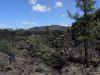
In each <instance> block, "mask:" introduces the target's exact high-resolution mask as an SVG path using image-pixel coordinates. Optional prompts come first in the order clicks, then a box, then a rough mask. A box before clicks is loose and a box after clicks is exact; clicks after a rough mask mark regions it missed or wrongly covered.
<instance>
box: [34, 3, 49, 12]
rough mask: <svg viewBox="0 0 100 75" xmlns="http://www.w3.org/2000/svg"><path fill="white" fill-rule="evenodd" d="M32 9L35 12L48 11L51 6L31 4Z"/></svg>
mask: <svg viewBox="0 0 100 75" xmlns="http://www.w3.org/2000/svg"><path fill="white" fill-rule="evenodd" d="M32 10H33V11H37V12H47V11H50V10H51V8H49V7H46V6H45V5H41V4H36V5H33V6H32Z"/></svg>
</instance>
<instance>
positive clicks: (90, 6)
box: [68, 0, 95, 67]
mask: <svg viewBox="0 0 100 75" xmlns="http://www.w3.org/2000/svg"><path fill="white" fill-rule="evenodd" d="M94 5H95V1H94V0H76V7H77V8H79V9H80V10H81V11H82V12H83V18H82V19H81V31H80V30H79V32H78V34H80V36H79V37H81V39H82V41H83V44H84V50H85V63H86V67H89V63H88V46H89V45H88V41H89V39H90V37H89V35H90V34H89V32H90V31H89V30H88V29H89V27H90V24H91V23H90V21H88V20H89V19H90V17H88V15H89V14H90V13H92V12H93V11H94V10H95V8H94ZM68 14H69V16H70V17H71V18H72V19H75V20H76V21H78V23H80V21H79V18H80V16H79V15H78V13H76V14H75V15H71V14H70V12H68Z"/></svg>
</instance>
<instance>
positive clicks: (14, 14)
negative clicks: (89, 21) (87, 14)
mask: <svg viewBox="0 0 100 75" xmlns="http://www.w3.org/2000/svg"><path fill="white" fill-rule="evenodd" d="M96 1H97V2H96V5H95V7H96V8H100V0H96ZM67 10H70V11H71V12H72V14H74V13H75V12H77V11H78V12H79V13H80V14H82V12H81V11H80V10H79V9H77V8H76V7H75V0H0V28H13V29H16V28H24V29H27V28H31V27H37V26H45V25H64V26H68V25H71V23H72V22H74V20H72V19H70V18H69V17H68V14H67Z"/></svg>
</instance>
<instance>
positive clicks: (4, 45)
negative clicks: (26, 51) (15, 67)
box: [0, 41, 15, 58]
mask: <svg viewBox="0 0 100 75" xmlns="http://www.w3.org/2000/svg"><path fill="white" fill-rule="evenodd" d="M0 51H1V52H3V53H5V54H7V55H8V56H10V57H11V58H14V57H15V48H13V47H12V45H11V43H9V42H7V41H0Z"/></svg>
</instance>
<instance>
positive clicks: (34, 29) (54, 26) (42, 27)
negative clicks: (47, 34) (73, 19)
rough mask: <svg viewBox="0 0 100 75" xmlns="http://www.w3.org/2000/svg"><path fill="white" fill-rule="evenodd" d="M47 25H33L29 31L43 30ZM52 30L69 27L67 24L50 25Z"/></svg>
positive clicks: (61, 29) (63, 29) (62, 29)
mask: <svg viewBox="0 0 100 75" xmlns="http://www.w3.org/2000/svg"><path fill="white" fill-rule="evenodd" d="M46 27H47V26H41V27H33V28H29V29H28V31H43V30H45V29H46ZM48 27H49V29H50V30H59V31H65V30H66V29H67V27H66V26H60V25H50V26H48Z"/></svg>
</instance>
